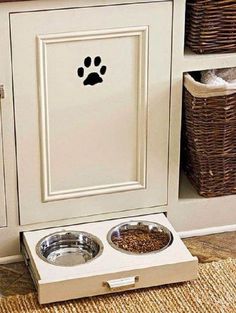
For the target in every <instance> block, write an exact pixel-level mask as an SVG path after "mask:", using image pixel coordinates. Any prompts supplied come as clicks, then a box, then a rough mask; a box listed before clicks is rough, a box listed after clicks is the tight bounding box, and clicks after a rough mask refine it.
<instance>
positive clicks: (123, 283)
mask: <svg viewBox="0 0 236 313" xmlns="http://www.w3.org/2000/svg"><path fill="white" fill-rule="evenodd" d="M138 280H139V277H138V276H133V277H125V278H119V279H114V280H108V281H107V282H105V283H104V285H106V286H107V287H108V288H109V289H110V290H113V291H114V290H122V289H126V288H131V287H135V283H136V282H138Z"/></svg>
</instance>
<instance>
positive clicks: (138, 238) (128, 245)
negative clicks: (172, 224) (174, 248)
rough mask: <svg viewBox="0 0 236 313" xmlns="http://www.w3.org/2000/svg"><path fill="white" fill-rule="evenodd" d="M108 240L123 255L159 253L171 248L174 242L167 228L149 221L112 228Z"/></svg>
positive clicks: (128, 223) (132, 222)
mask: <svg viewBox="0 0 236 313" xmlns="http://www.w3.org/2000/svg"><path fill="white" fill-rule="evenodd" d="M107 240H108V242H109V243H110V245H111V246H112V247H113V248H115V249H116V250H119V251H121V252H123V253H128V254H136V255H141V254H148V253H157V252H160V251H163V250H165V249H166V248H167V247H169V246H170V245H171V243H172V241H173V235H172V233H171V231H170V230H169V229H168V228H166V227H165V226H163V225H161V224H158V223H152V222H148V221H130V222H126V223H122V224H119V225H117V226H115V227H114V228H112V229H111V230H110V231H109V233H108V235H107Z"/></svg>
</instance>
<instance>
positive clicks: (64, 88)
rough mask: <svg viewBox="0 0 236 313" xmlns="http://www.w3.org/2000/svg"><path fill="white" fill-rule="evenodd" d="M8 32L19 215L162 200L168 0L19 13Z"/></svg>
mask: <svg viewBox="0 0 236 313" xmlns="http://www.w3.org/2000/svg"><path fill="white" fill-rule="evenodd" d="M62 21H63V22H62ZM26 30H27V31H26ZM11 32H12V55H13V79H14V96H15V113H16V133H17V151H18V156H17V157H18V177H19V200H20V217H21V223H22V224H27V223H34V222H42V221H49V220H56V219H64V218H71V217H79V216H88V215H94V214H100V213H107V212H115V211H122V210H128V209H135V208H143V207H150V206H160V205H165V204H166V203H167V161H168V160H167V158H168V120H169V87H170V42H171V3H170V2H166V3H165V2H161V3H148V4H138V5H125V6H115V7H113V6H111V7H97V8H83V9H73V10H60V11H41V12H28V13H16V14H12V15H11Z"/></svg>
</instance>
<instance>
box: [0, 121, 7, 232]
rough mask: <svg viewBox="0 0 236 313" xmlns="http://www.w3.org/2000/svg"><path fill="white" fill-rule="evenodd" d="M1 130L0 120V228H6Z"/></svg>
mask: <svg viewBox="0 0 236 313" xmlns="http://www.w3.org/2000/svg"><path fill="white" fill-rule="evenodd" d="M1 130H2V128H1V120H0V227H4V226H6V202H5V200H6V199H5V182H4V166H3V146H2V131H1Z"/></svg>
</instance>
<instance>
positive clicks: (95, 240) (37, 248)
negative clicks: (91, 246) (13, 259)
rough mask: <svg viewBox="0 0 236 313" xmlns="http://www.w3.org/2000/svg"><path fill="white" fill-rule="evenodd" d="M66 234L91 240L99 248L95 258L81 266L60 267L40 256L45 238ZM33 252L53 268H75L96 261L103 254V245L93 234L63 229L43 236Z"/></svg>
mask: <svg viewBox="0 0 236 313" xmlns="http://www.w3.org/2000/svg"><path fill="white" fill-rule="evenodd" d="M68 233H70V234H82V235H85V236H86V237H88V238H89V239H91V240H93V241H94V242H95V243H96V244H98V246H99V252H98V253H97V254H96V256H95V257H93V258H91V259H89V260H88V261H87V262H85V263H82V264H74V265H60V264H56V263H54V262H52V261H49V260H48V259H47V258H46V257H45V256H44V255H43V254H42V252H41V251H42V249H41V245H42V243H43V242H44V241H45V240H46V239H47V238H49V237H52V236H54V235H63V234H64V235H65V234H68ZM35 250H36V254H37V256H38V257H39V258H40V259H41V260H43V261H44V262H46V263H48V264H51V265H54V266H60V267H75V266H81V265H85V264H88V263H90V262H92V261H94V260H95V259H97V258H98V257H99V256H101V255H102V253H103V250H104V245H103V243H102V241H101V240H100V239H99V238H98V237H97V236H95V235H93V234H91V233H88V232H85V231H79V230H72V231H70V230H66V229H65V230H61V231H56V232H53V233H50V234H48V235H46V236H44V237H43V238H41V239H40V240H39V241H38V242H37V244H36V246H35Z"/></svg>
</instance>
